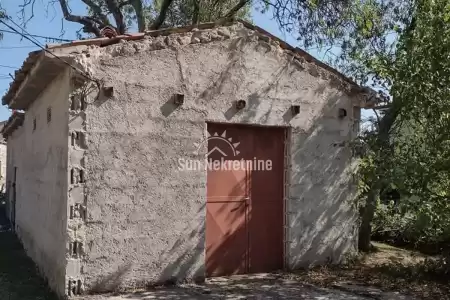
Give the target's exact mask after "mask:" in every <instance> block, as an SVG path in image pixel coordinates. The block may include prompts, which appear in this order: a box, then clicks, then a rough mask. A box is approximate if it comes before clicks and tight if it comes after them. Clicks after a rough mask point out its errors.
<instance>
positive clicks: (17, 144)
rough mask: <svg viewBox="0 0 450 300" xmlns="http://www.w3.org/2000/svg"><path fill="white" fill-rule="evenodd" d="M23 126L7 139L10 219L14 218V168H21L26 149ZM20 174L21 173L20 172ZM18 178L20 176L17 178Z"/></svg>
mask: <svg viewBox="0 0 450 300" xmlns="http://www.w3.org/2000/svg"><path fill="white" fill-rule="evenodd" d="M23 132H24V130H23V127H22V126H21V127H19V128H17V129H16V130H15V131H14V132H13V133H12V134H11V135H10V136H9V137H8V141H7V145H8V146H7V154H6V161H7V163H6V192H7V196H8V205H7V208H8V218H9V220H10V221H13V219H14V216H13V214H14V208H13V206H14V187H13V183H14V170H15V168H17V169H22V168H21V163H22V160H21V157H22V151H24V146H25V145H24V144H23V143H24V142H25V139H24V138H22V135H23ZM18 175H19V174H18ZM16 180H18V178H16Z"/></svg>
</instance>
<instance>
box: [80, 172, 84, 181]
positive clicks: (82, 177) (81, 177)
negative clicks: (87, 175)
mask: <svg viewBox="0 0 450 300" xmlns="http://www.w3.org/2000/svg"><path fill="white" fill-rule="evenodd" d="M79 183H84V170H80V181H79Z"/></svg>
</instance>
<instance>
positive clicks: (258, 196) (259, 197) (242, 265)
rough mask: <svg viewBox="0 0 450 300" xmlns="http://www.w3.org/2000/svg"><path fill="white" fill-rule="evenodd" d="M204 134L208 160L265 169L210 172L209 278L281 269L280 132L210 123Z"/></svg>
mask: <svg viewBox="0 0 450 300" xmlns="http://www.w3.org/2000/svg"><path fill="white" fill-rule="evenodd" d="M208 133H209V134H210V136H211V137H212V138H210V139H209V140H208V153H209V157H208V158H209V159H210V160H212V161H214V160H221V161H222V162H227V161H233V160H241V159H244V160H250V161H252V162H253V163H254V162H255V160H256V162H257V161H258V160H260V161H263V162H260V164H259V165H258V167H261V166H262V165H261V163H263V164H264V168H263V169H262V170H257V169H255V166H253V167H254V168H253V170H252V169H246V167H248V166H247V165H245V164H244V165H242V164H241V165H240V169H238V170H234V169H233V170H223V169H222V170H211V169H208V171H207V204H206V206H207V217H206V273H207V276H220V275H231V274H242V273H249V272H251V273H255V272H270V271H274V270H278V269H281V268H282V267H283V254H284V253H283V252H284V250H283V249H284V246H283V234H284V229H283V214H284V207H283V192H284V178H283V176H284V165H283V164H284V129H280V128H267V127H251V126H242V125H230V124H210V123H208ZM227 141H229V142H227ZM267 160H270V161H271V162H272V164H271V165H270V167H271V170H268V169H266V168H267V166H268V165H267V164H266V163H265V161H267Z"/></svg>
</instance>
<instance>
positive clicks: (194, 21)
mask: <svg viewBox="0 0 450 300" xmlns="http://www.w3.org/2000/svg"><path fill="white" fill-rule="evenodd" d="M193 4H194V12H193V13H192V24H194V25H195V24H198V17H199V14H200V0H194V1H193Z"/></svg>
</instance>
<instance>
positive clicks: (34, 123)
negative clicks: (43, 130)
mask: <svg viewBox="0 0 450 300" xmlns="http://www.w3.org/2000/svg"><path fill="white" fill-rule="evenodd" d="M35 130H36V118H34V119H33V131H35Z"/></svg>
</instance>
